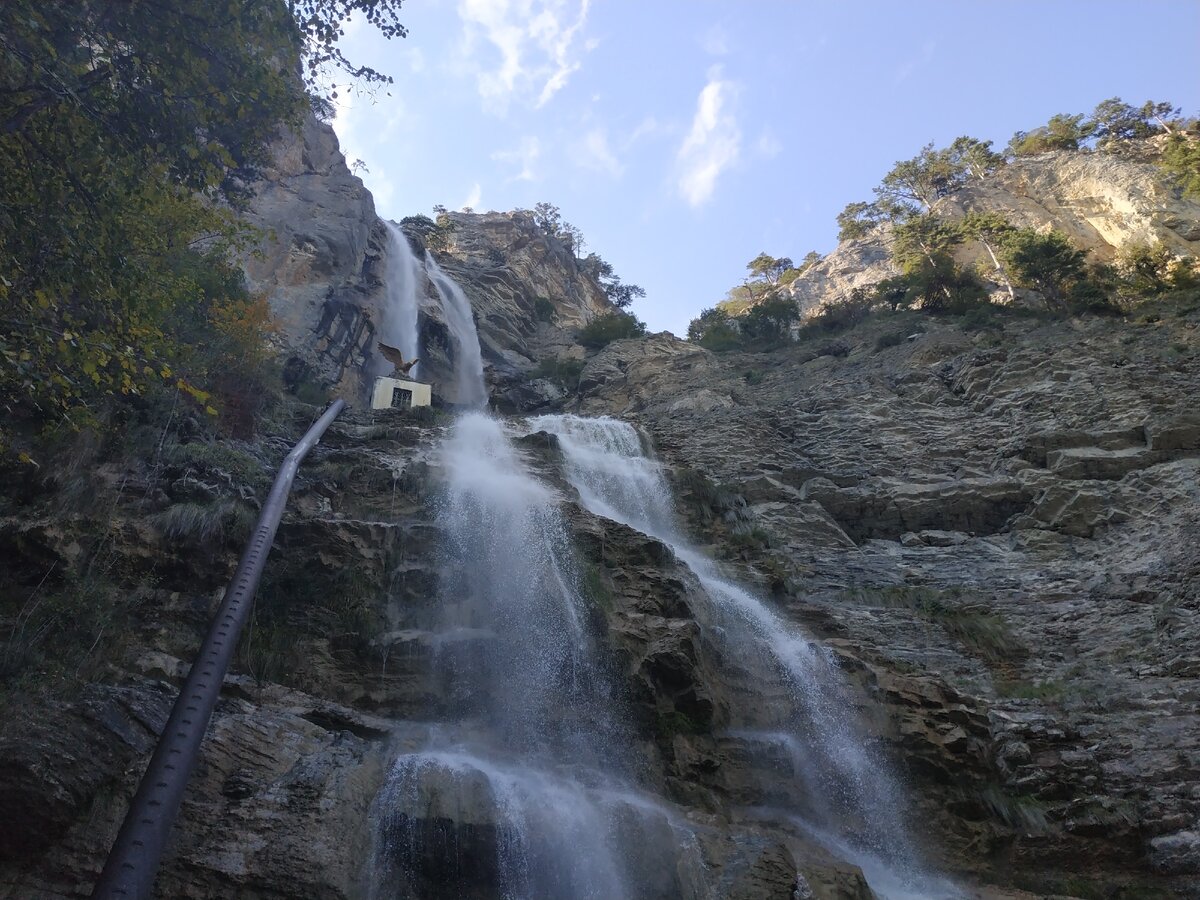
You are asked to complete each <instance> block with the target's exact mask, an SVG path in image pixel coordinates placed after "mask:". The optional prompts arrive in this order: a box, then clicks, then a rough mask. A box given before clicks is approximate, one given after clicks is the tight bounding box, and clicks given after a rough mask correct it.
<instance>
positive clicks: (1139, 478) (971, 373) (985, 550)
mask: <svg viewBox="0 0 1200 900" xmlns="http://www.w3.org/2000/svg"><path fill="white" fill-rule="evenodd" d="M1148 318H1149V319H1150V320H1148V321H1145V322H1143V323H1138V324H1134V323H1130V324H1125V323H1120V322H1112V321H1110V320H1103V319H1089V320H1080V321H1060V322H1053V323H1039V322H1036V321H1030V320H1026V319H1020V318H1017V319H1011V320H1001V321H999V322H997V323H995V324H994V325H992V326H991V327H987V328H985V329H983V330H980V331H970V330H964V329H962V328H961V327H958V326H955V325H953V324H949V323H938V322H936V321H934V322H931V321H930V320H929V319H928V318H922V317H919V316H917V315H914V314H897V315H894V316H885V317H884V318H882V319H881V320H878V321H873V322H871V323H870V324H869V325H867V326H864V327H862V328H860V329H857V330H855V331H853V332H851V333H850V334H849V335H847V336H846V337H844V338H843V339H842V340H843V345H844V346H843V347H842V348H840V349H839V350H838V351H837V355H831V354H830V353H829V352H827V351H828V348H826V347H821V346H816V345H809V346H795V347H792V348H788V349H784V350H780V351H774V352H772V353H767V354H746V355H741V354H725V355H716V354H711V353H709V352H707V351H705V350H702V349H700V348H696V347H694V346H692V345H689V344H686V343H683V342H680V341H677V340H676V339H674V338H672V337H670V336H669V335H659V336H656V337H654V338H652V339H650V340H647V341H640V342H621V343H620V344H616V345H612V346H610V347H609V348H607V349H606V350H605V351H603V352H602V353H600V354H598V355H597V356H596V357H595V358H593V359H592V360H590V361H589V363H588V365H587V367H586V368H585V369H584V372H583V375H582V378H581V382H580V390H581V395H582V396H581V399H580V401H579V405H578V409H579V410H580V411H581V412H585V413H587V414H592V415H596V414H610V415H618V416H621V417H624V418H628V419H630V420H633V421H637V422H639V423H640V424H642V425H643V427H645V428H646V429H647V431H648V432H649V434H650V435H652V437H653V439H654V441H655V444H656V446H657V447H658V449H659V451H660V452H661V453H662V454H663V456H664V457H665V458H666V459H668V460H669V461H670V462H671V463H672V464H674V465H675V466H676V467H678V468H680V469H682V470H686V471H692V470H698V471H700V472H703V473H705V475H707V476H708V477H710V478H711V479H713V480H714V481H716V482H719V483H721V484H722V485H723V486H724V490H725V491H727V492H728V493H729V494H731V495H735V496H737V497H739V498H741V499H743V500H744V502H745V503H746V504H747V507H748V510H749V513H750V515H751V516H752V517H753V522H754V524H755V527H756V528H757V529H761V534H760V535H758V537H757V546H755V547H753V548H752V549H751V551H750V552H749V553H746V554H742V555H743V556H744V558H745V564H746V565H747V567H748V570H749V572H751V573H758V578H759V581H760V583H761V584H762V585H763V587H764V589H768V590H770V589H772V588H773V589H774V590H775V591H776V594H777V595H778V596H779V602H780V604H781V605H782V606H783V607H784V608H786V609H787V610H788V611H789V614H790V615H791V616H793V617H794V618H795V619H796V620H797V621H800V622H803V623H805V624H806V625H807V626H808V627H809V628H811V629H813V630H814V631H815V632H817V633H818V634H822V635H824V636H825V637H826V638H827V639H828V640H829V641H830V642H831V643H832V644H833V645H835V646H836V647H837V648H838V649H839V652H840V653H842V654H843V655H844V658H845V659H846V661H847V665H848V666H849V667H850V668H851V669H852V670H854V671H856V672H858V673H859V674H860V676H861V677H862V678H863V679H864V681H865V682H866V683H868V684H870V685H871V686H872V687H873V690H874V692H875V696H876V698H877V699H878V700H879V701H880V702H881V703H883V704H885V705H886V706H887V708H888V709H889V721H888V722H887V723H885V724H883V725H882V726H881V727H882V728H883V733H884V734H885V735H886V737H887V739H888V740H889V741H890V742H891V743H892V744H893V745H894V748H895V751H896V753H897V754H898V755H899V756H900V757H902V758H903V759H905V760H906V764H907V766H908V768H909V771H910V772H911V773H912V774H913V776H914V777H916V778H918V779H920V780H921V781H922V782H923V784H924V785H925V793H924V795H923V796H924V798H925V800H926V805H925V806H924V808H923V809H922V816H923V818H924V820H925V821H927V822H929V823H931V824H934V823H936V825H937V827H938V830H939V831H940V833H941V835H942V837H943V840H944V841H945V845H946V846H947V847H949V848H953V852H955V853H956V854H961V856H960V857H959V859H960V861H961V862H963V863H966V864H970V863H968V861H969V860H971V859H974V861H975V862H974V865H978V866H979V867H980V868H982V869H984V870H989V869H990V870H991V873H992V874H993V875H995V874H999V873H1001V872H1003V871H1006V870H1007V871H1010V872H1023V873H1027V874H1028V873H1033V872H1035V871H1036V872H1041V873H1043V876H1045V873H1047V871H1049V872H1051V873H1053V872H1058V873H1059V875H1060V880H1059V881H1058V882H1057V883H1058V885H1059V889H1060V890H1062V891H1064V892H1066V893H1071V891H1072V890H1083V889H1084V888H1087V889H1088V890H1093V891H1099V892H1100V893H1096V894H1094V895H1095V896H1109V894H1107V893H1104V891H1106V890H1112V889H1113V888H1112V887H1111V885H1114V884H1116V883H1119V882H1120V881H1121V880H1122V879H1123V878H1130V879H1133V880H1135V881H1139V883H1140V880H1142V879H1145V881H1146V884H1147V885H1150V884H1159V885H1162V886H1163V887H1162V889H1163V890H1167V889H1168V888H1167V886H1168V885H1173V886H1174V889H1176V890H1178V891H1180V892H1181V893H1180V896H1192V893H1190V889H1189V888H1188V887H1187V886H1189V885H1194V884H1195V879H1196V874H1197V872H1200V842H1198V838H1197V831H1196V823H1197V814H1198V813H1200V807H1198V806H1197V797H1200V755H1198V753H1200V745H1198V744H1197V743H1196V740H1195V738H1196V735H1197V734H1198V733H1200V732H1198V731H1197V725H1198V724H1200V722H1198V721H1197V716H1196V709H1197V706H1196V702H1197V699H1200V694H1198V693H1197V692H1198V690H1200V688H1198V685H1197V681H1196V677H1197V671H1198V670H1197V665H1198V664H1200V658H1198V657H1197V654H1196V647H1197V646H1200V630H1198V629H1200V593H1198V589H1200V555H1198V554H1197V550H1196V547H1195V545H1194V541H1193V540H1192V537H1193V536H1194V535H1195V534H1196V529H1197V526H1198V525H1200V479H1198V478H1197V475H1198V474H1200V412H1198V411H1197V408H1196V404H1195V397H1196V396H1200V311H1198V310H1197V309H1196V308H1194V307H1193V308H1191V309H1190V310H1189V309H1187V308H1186V307H1185V308H1184V309H1183V310H1180V309H1175V310H1173V311H1172V312H1171V313H1169V314H1168V313H1166V312H1164V313H1163V314H1162V316H1161V318H1160V317H1159V316H1158V315H1152V316H1149V317H1148ZM893 333H895V334H898V335H902V336H907V339H903V340H901V341H900V343H899V344H898V345H897V346H890V347H888V346H883V345H886V344H888V343H890V342H888V341H884V342H882V343H881V342H879V338H880V337H881V336H884V335H890V334H893ZM881 346H883V349H880V347H881ZM823 351H824V352H823ZM728 540H729V536H728V535H727V534H726V535H721V534H717V535H715V536H714V551H715V552H718V553H720V552H721V548H722V546H723V543H724V542H727V541H728ZM1083 860H1086V861H1087V862H1086V868H1087V870H1088V872H1089V875H1088V876H1087V877H1084V876H1078V877H1074V876H1072V875H1071V873H1072V872H1074V871H1076V870H1077V869H1078V868H1079V867H1080V862H1081V861H1083ZM1020 880H1022V879H1018V881H1020ZM1034 881H1035V879H1033V878H1028V880H1026V884H1027V885H1028V886H1033V884H1034ZM1051 883H1054V879H1053V878H1052V877H1050V878H1048V879H1047V880H1044V881H1043V882H1042V885H1043V888H1044V887H1045V886H1048V885H1049V884H1051ZM1072 884H1073V885H1074V887H1073V888H1071V887H1070V885H1072ZM1102 884H1107V885H1109V886H1110V887H1107V888H1102V887H1100V885H1102ZM1081 896H1093V894H1089V893H1083V894H1081Z"/></svg>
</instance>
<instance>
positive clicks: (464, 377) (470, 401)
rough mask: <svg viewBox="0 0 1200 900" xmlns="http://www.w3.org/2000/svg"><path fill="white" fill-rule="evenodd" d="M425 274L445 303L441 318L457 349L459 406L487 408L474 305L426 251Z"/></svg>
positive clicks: (456, 371) (456, 379) (456, 378)
mask: <svg viewBox="0 0 1200 900" xmlns="http://www.w3.org/2000/svg"><path fill="white" fill-rule="evenodd" d="M425 271H426V272H427V273H428V274H429V278H430V280H431V281H432V282H433V286H434V287H435V288H437V292H438V297H439V298H440V299H441V301H442V315H443V316H444V317H445V319H446V327H447V328H448V329H449V330H450V336H451V337H452V338H453V339H454V343H455V345H456V348H457V349H456V352H455V358H454V374H455V387H456V388H457V392H458V403H459V405H461V406H467V407H471V408H473V409H480V408H482V407H484V406H486V405H487V399H488V397H487V388H486V387H485V385H484V381H483V355H482V354H481V353H480V350H479V333H478V332H477V331H476V329H475V316H474V314H473V313H472V312H471V301H469V300H468V299H467V297H466V294H464V293H463V290H462V288H460V287H459V286H458V284H457V283H456V282H455V281H454V279H453V278H451V277H450V276H449V275H447V274H446V273H445V272H444V271H442V267H441V266H439V265H438V264H437V260H435V259H434V258H433V256H432V254H430V253H429V251H425Z"/></svg>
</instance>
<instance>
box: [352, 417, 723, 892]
mask: <svg viewBox="0 0 1200 900" xmlns="http://www.w3.org/2000/svg"><path fill="white" fill-rule="evenodd" d="M441 461H442V463H443V465H444V471H445V486H446V492H445V496H444V499H443V500H442V502H441V504H440V508H439V511H438V516H437V525H438V530H439V531H440V532H441V533H442V534H444V535H445V551H446V558H445V567H444V570H443V571H444V575H443V579H442V584H441V589H440V592H439V597H440V603H439V607H438V608H439V614H440V617H441V622H440V623H438V628H439V629H440V630H449V629H471V630H472V634H473V635H475V636H476V638H477V640H476V643H475V645H474V650H473V652H472V653H471V654H470V658H469V659H468V660H467V661H466V664H462V665H460V663H461V661H456V660H453V659H451V660H445V661H443V664H445V665H449V666H450V667H451V668H453V669H454V670H453V671H450V672H448V673H446V674H447V675H448V677H447V678H445V679H444V683H446V684H449V685H451V693H452V694H453V696H451V697H449V698H447V700H448V706H449V707H450V708H451V709H456V710H461V712H460V713H459V715H461V716H462V718H461V719H460V720H458V721H449V722H447V723H446V724H444V725H442V726H439V727H438V728H437V729H434V730H433V731H432V732H431V734H430V737H429V739H428V740H427V741H426V743H425V746H423V747H421V748H420V749H418V750H416V751H415V752H408V753H403V754H402V755H400V756H399V757H398V758H397V759H396V761H395V762H394V763H393V766H392V770H391V772H390V773H389V777H388V781H387V784H386V786H385V788H384V790H383V791H382V792H381V793H380V795H379V797H378V798H377V800H376V807H375V815H376V818H377V821H378V823H379V833H378V836H377V841H376V850H375V865H374V873H373V874H374V880H373V888H372V890H373V895H374V896H375V897H377V898H381V900H382V898H384V897H421V896H476V895H477V894H476V893H474V892H475V891H476V890H478V891H479V893H478V895H479V896H485V895H486V896H495V895H499V896H501V897H505V898H513V900H517V898H541V897H554V898H562V900H591V898H595V900H622V898H632V897H640V896H646V893H645V892H644V890H643V888H644V887H645V886H646V885H648V884H651V883H653V885H654V888H655V893H654V896H678V897H696V896H698V895H697V893H696V892H695V891H693V890H691V889H690V888H686V887H685V886H686V884H687V882H688V879H690V878H697V877H700V876H699V874H698V873H701V872H702V871H703V868H704V867H703V862H702V860H701V859H700V858H699V857H698V856H696V852H695V850H694V847H695V844H696V841H695V834H694V832H693V831H692V830H691V829H690V827H689V826H688V825H687V823H686V822H685V821H684V819H683V817H682V816H678V815H676V814H674V813H673V812H672V810H671V809H670V808H669V807H668V806H666V805H665V804H662V803H661V802H659V801H657V800H655V799H654V798H653V797H652V796H650V795H649V794H648V793H647V792H646V791H645V790H643V789H642V788H639V787H638V786H637V782H636V775H635V772H634V771H633V770H634V769H636V762H635V761H636V759H637V752H636V751H635V749H634V742H633V740H632V738H631V736H630V734H629V732H628V725H627V724H626V723H627V719H628V717H627V715H626V714H625V711H624V705H623V703H622V701H621V698H620V697H619V696H618V692H617V691H616V690H615V688H614V683H615V680H614V679H613V678H612V677H610V675H609V673H608V672H607V671H606V669H605V666H604V663H603V659H604V658H605V654H604V653H603V652H602V651H601V649H600V648H599V647H598V646H597V643H598V636H597V634H596V628H595V624H596V623H595V622H594V621H593V620H592V615H593V613H592V610H591V608H590V606H589V604H588V602H587V601H586V599H585V597H584V596H583V594H582V591H581V588H580V579H579V574H578V571H577V569H576V567H575V564H574V556H573V552H572V548H571V543H570V536H569V531H568V529H567V525H566V522H565V520H564V519H563V516H562V513H561V509H560V506H561V499H562V498H561V497H560V496H559V495H558V494H557V493H556V492H555V491H554V490H552V489H551V488H550V487H548V486H547V485H546V484H544V483H543V482H542V481H540V480H538V479H537V478H536V477H534V476H533V475H532V474H531V473H530V472H529V470H528V468H527V466H526V464H525V461H524V460H523V458H522V457H521V454H520V452H519V451H518V449H517V448H516V447H515V446H514V444H513V443H512V441H511V440H510V438H509V436H508V435H507V434H506V432H505V430H504V426H503V425H502V424H501V423H500V422H499V421H497V420H495V419H492V418H490V417H489V416H487V415H484V414H483V413H478V412H470V413H466V414H464V415H463V416H461V417H460V418H459V419H458V420H457V421H456V422H455V424H454V427H453V430H452V432H451V434H450V436H449V438H448V439H447V440H446V441H445V443H444V444H443V446H442V452H441ZM435 665H437V662H436V661H435Z"/></svg>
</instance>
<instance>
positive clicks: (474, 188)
mask: <svg viewBox="0 0 1200 900" xmlns="http://www.w3.org/2000/svg"><path fill="white" fill-rule="evenodd" d="M482 199H483V185H481V184H480V183H479V182H478V181H477V182H475V184H473V185H471V191H470V193H468V194H467V199H466V200H464V201H463V205H462V208H463V209H467V208H468V207H470V208H471V209H475V207H477V206H478V205H479V201H480V200H482Z"/></svg>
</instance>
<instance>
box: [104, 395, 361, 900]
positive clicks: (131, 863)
mask: <svg viewBox="0 0 1200 900" xmlns="http://www.w3.org/2000/svg"><path fill="white" fill-rule="evenodd" d="M345 407H346V401H344V400H335V401H334V402H333V403H332V404H330V406H329V409H327V410H325V413H324V415H322V416H321V418H319V419H318V420H317V421H316V422H315V423H314V424H313V426H312V427H311V428H309V429H308V432H307V433H306V434H305V435H304V437H302V438H301V439H300V442H299V443H298V444H296V446H295V447H293V448H292V452H291V453H289V454H288V455H287V458H286V459H284V461H283V465H281V466H280V467H279V474H277V475H276V476H275V483H274V484H273V485H271V493H270V495H269V496H268V497H267V502H266V503H264V504H263V508H262V512H261V513H260V514H259V517H258V524H257V525H256V526H255V528H254V534H253V535H252V536H251V538H250V542H249V543H248V544H247V545H246V552H245V553H243V554H242V561H241V562H240V563H239V564H238V568H237V572H236V573H235V574H234V576H233V581H231V582H230V583H229V587H228V588H226V590H225V599H224V601H223V602H222V604H221V609H220V610H219V611H218V612H217V616H216V618H215V619H213V623H212V625H211V626H210V627H209V630H208V637H206V638H205V639H204V644H203V645H202V646H201V647H200V653H199V654H198V655H197V657H196V662H195V663H194V664H193V665H192V670H191V672H190V673H189V674H188V677H187V680H186V681H185V682H184V684H183V690H181V691H180V692H179V697H178V699H176V701H175V707H174V709H172V710H171V718H170V719H168V720H167V726H166V728H164V729H163V733H162V735H161V736H160V737H159V740H158V746H157V747H156V748H155V750H154V755H153V756H152V757H151V758H150V765H148V766H147V767H146V774H145V775H143V776H142V781H141V783H140V784H139V785H138V789H137V793H136V794H134V796H133V802H132V803H130V805H129V812H128V813H127V814H126V815H125V821H124V823H122V825H121V830H120V832H119V833H118V834H117V839H116V841H115V842H114V843H113V847H112V850H111V851H110V852H109V854H108V861H107V862H106V863H105V864H104V871H103V872H101V873H100V879H99V880H98V881H97V882H96V888H95V890H94V891H93V892H92V897H93V898H103V900H118V898H121V900H150V897H151V895H152V891H153V889H154V876H155V874H156V873H157V872H158V862H159V859H160V858H161V856H162V852H163V848H164V846H166V843H167V837H168V836H169V835H170V833H171V826H172V825H173V824H174V823H175V817H176V815H178V813H179V804H180V802H181V801H182V800H183V791H184V788H185V787H186V786H187V780H188V776H189V775H191V773H192V768H193V767H194V766H195V764H196V758H197V757H198V756H199V753H200V742H201V741H202V740H203V739H204V732H205V731H207V730H208V721H209V719H210V718H212V712H213V708H214V707H215V706H216V705H217V698H218V697H219V696H220V693H221V682H222V681H223V680H224V679H225V672H226V671H227V670H228V669H229V662H230V660H231V659H232V658H233V652H234V650H235V649H237V643H238V635H240V634H241V632H242V627H243V626H244V625H245V624H246V619H247V618H248V617H249V615H250V609H251V607H252V606H253V604H254V593H255V591H256V590H257V589H258V581H259V579H260V578H261V577H262V572H263V566H264V565H266V562H267V554H268V553H270V552H271V544H272V542H273V541H274V540H275V532H276V531H277V530H278V528H279V520H280V518H281V517H282V516H283V509H284V507H285V506H286V505H287V499H288V494H289V493H291V490H292V482H293V481H294V480H295V478H296V471H297V470H298V469H299V468H300V462H301V461H302V460H303V459H304V457H305V456H306V455H308V451H309V450H311V449H312V448H313V447H314V446H316V444H317V441H319V440H320V439H321V435H323V434H324V433H325V429H327V428H328V427H329V425H330V423H331V422H332V421H333V420H334V419H336V418H337V416H338V413H340V412H341V411H342V410H343V409H345Z"/></svg>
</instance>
